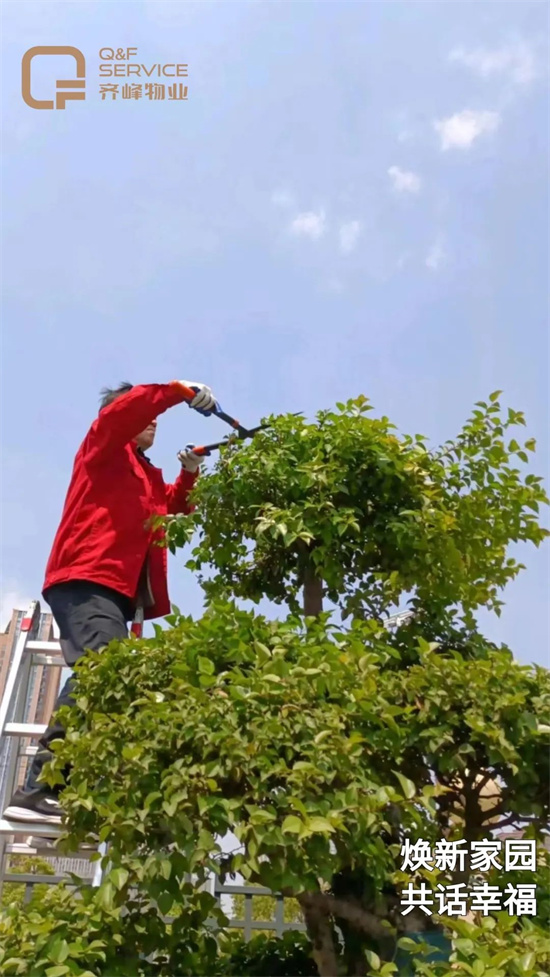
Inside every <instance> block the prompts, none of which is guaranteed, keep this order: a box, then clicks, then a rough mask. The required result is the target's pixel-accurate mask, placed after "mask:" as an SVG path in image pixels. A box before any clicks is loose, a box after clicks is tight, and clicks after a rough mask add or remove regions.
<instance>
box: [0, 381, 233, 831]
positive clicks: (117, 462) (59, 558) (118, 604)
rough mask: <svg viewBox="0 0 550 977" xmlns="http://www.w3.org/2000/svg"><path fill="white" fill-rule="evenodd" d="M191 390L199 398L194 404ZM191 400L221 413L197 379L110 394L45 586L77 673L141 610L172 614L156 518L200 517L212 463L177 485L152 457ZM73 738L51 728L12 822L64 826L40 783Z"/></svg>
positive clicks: (187, 456) (187, 465)
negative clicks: (163, 429) (199, 499)
mask: <svg viewBox="0 0 550 977" xmlns="http://www.w3.org/2000/svg"><path fill="white" fill-rule="evenodd" d="M190 388H192V389H193V391H194V392H195V396H194V399H192V400H191V401H189V390H190ZM184 401H187V403H189V404H190V406H191V407H193V408H194V409H195V410H198V411H199V412H200V413H202V414H209V413H211V411H212V410H213V408H214V407H215V404H216V401H215V398H214V396H213V394H212V391H211V390H210V388H209V387H207V386H205V385H204V384H199V383H195V382H193V381H187V380H184V381H174V382H173V383H168V384H148V385H146V386H139V387H132V385H131V384H129V383H124V384H121V385H120V386H119V387H118V388H117V389H115V390H105V391H103V399H102V402H101V409H100V412H99V416H98V417H97V419H96V420H95V421H94V423H93V424H92V426H91V428H90V430H89V431H88V434H87V435H86V437H85V439H84V441H83V443H82V444H81V446H80V448H79V450H78V453H77V455H76V458H75V462H74V467H73V473H72V478H71V482H70V485H69V490H68V493H67V498H66V500H65V507H64V509H63V515H62V517H61V523H60V526H59V529H58V530H57V534H56V537H55V540H54V544H53V548H52V552H51V554H50V558H49V561H48V566H47V570H46V579H45V582H44V591H43V593H44V598H45V600H46V601H47V602H48V604H49V605H50V607H51V609H52V613H53V616H54V619H55V621H56V623H57V625H58V627H59V631H60V643H61V648H62V651H63V655H64V658H65V661H66V663H67V665H68V666H70V667H72V666H73V665H74V664H75V662H76V661H77V660H78V659H79V658H80V657H81V656H82V655H84V654H85V653H86V651H88V650H90V651H100V650H101V648H104V647H105V646H106V645H108V644H109V642H110V641H112V640H113V639H115V638H118V639H123V638H126V637H127V636H128V622H129V621H131V620H132V618H133V617H134V614H135V611H136V609H137V608H138V607H140V608H143V614H144V618H145V619H148V618H154V617H162V616H165V615H166V614H168V613H169V612H170V602H169V599H168V587H167V552H166V549H165V548H163V547H161V546H158V545H155V542H156V540H158V532H157V533H155V532H154V531H153V530H152V529H151V527H150V520H151V517H152V516H154V515H166V514H167V513H173V514H176V513H180V512H184V513H188V512H190V511H191V508H192V507H191V506H190V504H189V501H188V497H189V493H190V491H191V489H192V487H193V485H194V483H195V481H196V478H197V475H198V471H199V466H200V463H201V460H202V459H201V457H200V456H199V455H196V454H194V453H193V451H192V447H190V448H188V449H186V450H185V451H182V452H180V453H179V455H178V458H179V460H180V462H181V466H182V467H181V471H180V474H179V475H178V477H177V479H176V481H175V482H174V484H173V485H166V484H165V483H164V479H163V477H162V472H161V471H160V469H159V468H154V467H153V465H152V464H151V462H150V461H149V459H148V458H147V457H146V455H145V453H144V452H145V451H146V450H147V449H148V448H150V447H151V446H152V444H153V441H154V439H155V431H156V425H157V421H156V418H157V417H158V415H159V414H162V413H164V411H166V410H168V408H170V407H174V406H175V405H176V404H181V403H183V402H184ZM73 685H74V682H73V679H72V677H71V678H69V680H68V681H67V682H66V684H65V686H64V687H63V690H62V691H61V693H60V695H59V698H58V700H57V702H56V705H55V709H54V713H55V712H56V711H57V709H59V708H60V706H64V705H71V704H72V703H73V702H74V699H73V698H72V691H73ZM63 736H64V731H63V727H62V726H61V725H60V724H59V723H58V722H51V723H50V725H49V726H48V729H47V730H46V732H45V734H44V736H43V737H42V739H41V740H40V749H39V751H38V753H37V754H36V756H35V757H34V760H33V762H32V765H31V768H30V770H29V774H28V777H27V782H26V784H25V786H24V788H22V789H20V790H18V791H16V793H15V794H14V796H13V797H12V799H11V801H10V803H9V805H8V807H7V808H6V810H5V811H4V817H5V818H8V819H11V820H14V821H27V822H28V821H33V822H43V823H47V824H59V823H60V822H61V813H62V812H61V808H60V806H59V803H58V794H57V792H55V791H52V790H51V789H50V788H49V787H48V786H47V785H46V784H44V783H42V782H39V781H38V778H39V776H40V773H41V771H42V768H43V766H44V764H45V763H47V762H48V761H49V760H50V759H51V757H52V754H51V751H50V749H49V745H50V743H51V742H52V741H53V740H55V739H60V738H62V737H63Z"/></svg>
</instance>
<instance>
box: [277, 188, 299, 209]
mask: <svg viewBox="0 0 550 977" xmlns="http://www.w3.org/2000/svg"><path fill="white" fill-rule="evenodd" d="M271 203H272V204H273V206H274V207H281V208H285V207H292V204H293V203H294V198H293V196H292V194H291V193H289V192H288V190H275V191H274V192H273V193H272V194H271Z"/></svg>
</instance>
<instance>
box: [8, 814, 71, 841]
mask: <svg viewBox="0 0 550 977" xmlns="http://www.w3.org/2000/svg"><path fill="white" fill-rule="evenodd" d="M60 834H61V827H60V826H59V825H57V824H53V825H52V824H44V822H43V821H6V819H5V818H0V835H36V836H37V837H39V838H57V837H58V835H60Z"/></svg>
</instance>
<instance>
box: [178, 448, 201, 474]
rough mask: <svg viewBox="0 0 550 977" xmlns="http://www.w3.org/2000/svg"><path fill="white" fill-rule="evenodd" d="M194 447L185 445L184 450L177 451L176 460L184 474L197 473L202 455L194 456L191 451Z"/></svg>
mask: <svg viewBox="0 0 550 977" xmlns="http://www.w3.org/2000/svg"><path fill="white" fill-rule="evenodd" d="M194 447H195V445H194V444H186V445H185V448H183V449H182V450H181V451H178V460H179V461H180V463H181V467H182V468H184V469H185V471H186V472H191V473H194V472H196V471H198V469H199V468H200V464H201V462H202V461H203V457H202V455H196V454H195V452H194V451H193V448H194Z"/></svg>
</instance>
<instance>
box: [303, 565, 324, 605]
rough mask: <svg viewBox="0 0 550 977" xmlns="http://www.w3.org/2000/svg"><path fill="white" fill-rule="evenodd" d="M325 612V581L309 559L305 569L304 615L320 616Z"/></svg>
mask: <svg viewBox="0 0 550 977" xmlns="http://www.w3.org/2000/svg"><path fill="white" fill-rule="evenodd" d="M322 613H323V581H322V580H321V578H320V577H318V576H317V574H316V573H315V569H314V568H313V566H312V564H311V560H309V561H308V563H307V564H306V567H305V570H304V616H305V617H318V616H319V614H322Z"/></svg>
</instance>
